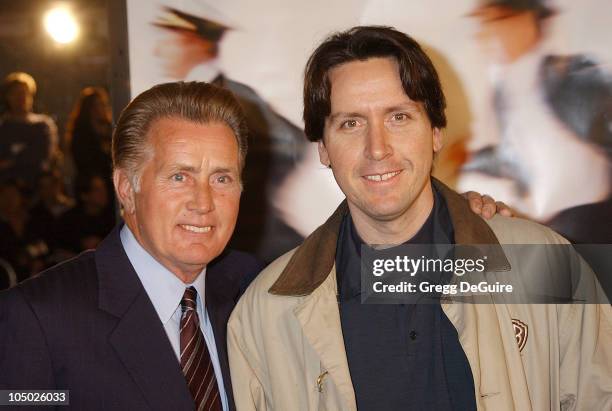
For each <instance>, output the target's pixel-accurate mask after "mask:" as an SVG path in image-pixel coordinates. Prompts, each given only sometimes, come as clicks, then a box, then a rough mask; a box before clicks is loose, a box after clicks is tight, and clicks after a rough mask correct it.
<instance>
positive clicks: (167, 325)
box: [120, 225, 229, 411]
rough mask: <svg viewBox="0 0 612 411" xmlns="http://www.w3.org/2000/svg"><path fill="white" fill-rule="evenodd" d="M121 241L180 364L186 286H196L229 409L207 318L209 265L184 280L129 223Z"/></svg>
mask: <svg viewBox="0 0 612 411" xmlns="http://www.w3.org/2000/svg"><path fill="white" fill-rule="evenodd" d="M120 237H121V244H123V248H124V249H125V253H126V254H127V256H128V259H129V260H130V262H131V263H132V266H133V267H134V270H135V271H136V274H137V275H138V278H140V282H141V283H142V285H143V287H144V289H145V291H146V292H147V295H148V296H149V299H150V300H151V302H152V303H153V307H155V311H157V315H158V316H159V319H160V321H161V322H162V324H163V326H164V330H166V334H167V335H168V339H169V340H170V344H171V345H172V348H173V349H174V354H175V355H176V358H177V359H178V361H179V363H180V360H181V354H180V324H181V315H182V310H181V300H182V298H183V294H184V293H185V289H186V288H188V287H191V286H193V287H194V288H195V289H196V291H197V292H198V298H197V301H196V304H197V311H198V317H199V319H200V329H201V330H202V334H203V335H204V340H205V341H206V346H207V347H208V351H209V353H210V359H211V360H212V364H213V368H214V370H215V377H216V378H217V385H218V386H219V395H220V397H221V404H222V406H223V410H225V411H227V410H228V409H229V407H228V403H227V395H226V393H225V386H224V385H223V375H222V374H221V364H220V362H219V355H218V354H217V346H216V344H215V336H214V333H213V329H212V324H211V323H210V319H209V318H208V312H207V311H206V309H205V307H206V305H205V301H204V298H205V294H204V285H205V278H206V268H204V269H203V270H202V272H201V273H200V275H198V277H197V278H196V279H195V281H194V282H193V283H191V284H185V283H183V282H182V281H181V280H180V279H179V278H178V277H177V276H175V275H174V274H173V273H172V272H170V271H169V270H168V269H167V268H165V267H164V266H163V265H161V264H160V263H159V262H158V261H157V260H156V259H155V258H153V256H151V254H149V253H148V252H147V251H146V250H145V249H144V248H143V247H142V246H141V245H140V243H138V240H136V238H135V237H134V234H132V232H131V231H130V229H129V228H128V226H127V225H124V226H123V228H122V229H121V234H120Z"/></svg>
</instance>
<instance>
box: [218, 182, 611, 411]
mask: <svg viewBox="0 0 612 411" xmlns="http://www.w3.org/2000/svg"><path fill="white" fill-rule="evenodd" d="M436 186H437V187H438V189H439V190H440V191H441V192H442V194H443V196H444V197H445V200H446V202H447V205H448V208H449V212H450V215H451V219H452V222H453V226H454V228H455V233H456V235H455V236H456V238H455V240H456V242H457V244H499V243H501V244H527V243H538V244H544V243H546V244H555V243H565V240H564V239H563V238H562V237H560V236H559V235H557V234H556V233H554V232H553V231H551V230H549V229H547V228H545V227H543V226H540V225H538V224H535V223H533V222H529V221H525V220H521V219H517V218H512V219H509V218H505V217H501V216H496V217H494V218H493V219H492V220H490V221H488V222H484V221H483V220H482V219H480V218H479V217H477V216H475V215H474V214H473V213H472V212H471V211H470V210H469V208H468V206H467V204H466V202H465V201H464V200H463V199H462V198H461V197H460V196H458V195H457V194H456V193H454V192H453V191H451V190H450V189H448V188H446V187H445V186H443V185H442V184H441V183H439V182H436ZM346 212H347V207H346V205H345V204H343V205H341V206H340V207H339V209H338V210H337V211H336V212H335V213H334V215H332V216H331V217H330V219H329V220H328V221H327V222H326V223H325V224H324V225H322V226H321V227H319V228H318V229H317V230H316V231H315V232H314V233H313V234H312V235H311V236H310V237H308V238H307V239H306V240H305V242H304V243H303V244H302V245H301V246H300V247H298V248H297V249H295V250H293V251H290V252H289V253H287V254H285V255H284V256H282V257H280V258H279V259H277V260H276V261H275V262H273V263H272V264H271V265H270V266H268V268H267V269H266V270H264V271H263V272H262V273H261V274H260V275H259V277H258V278H257V279H256V280H255V281H254V282H253V284H252V285H251V286H250V287H249V289H248V290H247V292H246V293H245V294H244V296H243V297H242V299H241V300H240V302H239V303H238V305H237V306H236V309H235V310H234V312H233V314H232V316H231V318H230V321H229V324H228V350H229V360H230V368H231V375H232V384H233V388H234V398H235V401H236V407H237V409H238V411H248V410H282V411H286V410H290V411H294V410H295V411H297V410H356V403H355V393H354V391H353V386H352V383H351V376H350V373H349V368H348V363H347V359H346V353H345V350H344V341H343V337H342V329H341V324H340V316H339V311H338V304H337V297H336V294H337V289H336V271H335V267H334V259H335V250H336V240H337V236H338V230H339V226H340V222H341V220H342V217H343V215H344V214H345V213H346ZM516 263H517V262H516V261H512V260H510V261H509V260H507V259H506V255H505V254H503V252H502V254H501V255H499V256H497V259H496V261H494V262H493V264H494V265H495V264H497V265H499V267H502V268H503V267H504V266H505V265H507V264H511V265H512V264H516ZM513 268H514V267H513ZM587 269H588V268H587ZM526 274H527V273H526ZM531 274H533V273H531ZM588 278H589V280H588V281H586V284H585V285H584V286H585V287H590V288H592V289H596V292H600V293H601V289H600V288H598V284H597V281H596V280H594V278H593V277H592V276H591V277H588ZM443 310H444V312H445V313H446V315H447V316H448V318H449V319H450V321H451V322H452V323H453V325H454V326H455V328H456V329H457V332H458V335H459V341H460V343H461V345H462V347H463V350H464V351H465V353H466V356H467V358H468V361H469V363H470V367H471V370H472V374H473V377H474V387H475V397H476V403H477V407H478V409H479V410H495V411H503V410H521V411H527V410H538V411H539V410H563V411H566V410H589V411H590V410H612V310H611V308H610V305H603V304H602V305H595V304H586V305H582V304H571V305H570V304H568V305H552V304H551V305H536V304H532V305H528V304H522V305H519V304H460V303H454V304H450V303H444V304H443Z"/></svg>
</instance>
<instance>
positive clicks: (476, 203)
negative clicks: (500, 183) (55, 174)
mask: <svg viewBox="0 0 612 411" xmlns="http://www.w3.org/2000/svg"><path fill="white" fill-rule="evenodd" d="M462 195H463V197H464V198H465V199H467V200H468V202H469V204H470V209H471V210H472V211H473V212H474V213H476V214H480V213H481V212H482V206H483V203H482V196H481V195H480V194H479V193H477V192H475V191H468V192H467V193H463V194H462Z"/></svg>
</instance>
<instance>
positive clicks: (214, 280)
mask: <svg viewBox="0 0 612 411" xmlns="http://www.w3.org/2000/svg"><path fill="white" fill-rule="evenodd" d="M226 258H231V257H226ZM239 274H240V273H235V272H233V271H231V270H230V271H228V268H227V265H226V264H224V258H220V259H219V260H217V261H216V262H214V263H212V264H211V265H210V266H209V268H208V269H207V272H206V289H205V291H204V292H205V294H206V311H207V312H208V317H209V319H210V323H211V325H212V328H213V333H214V335H215V345H216V346H217V355H218V356H219V363H220V365H221V374H222V375H223V385H224V387H225V393H226V395H227V400H228V403H229V406H230V409H232V410H233V409H234V408H235V406H234V395H233V391H232V381H231V376H230V369H229V359H228V356H227V321H228V320H229V317H230V314H231V313H232V310H233V309H234V306H235V305H236V302H237V301H238V298H239V297H240V287H239V284H238V283H237V282H236V281H235V280H236V278H238V275H239Z"/></svg>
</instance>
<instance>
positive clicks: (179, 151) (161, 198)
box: [120, 118, 241, 282]
mask: <svg viewBox="0 0 612 411" xmlns="http://www.w3.org/2000/svg"><path fill="white" fill-rule="evenodd" d="M148 138H149V140H148V141H149V143H150V144H151V148H152V156H151V158H150V159H149V160H148V161H147V163H146V164H145V165H144V167H143V169H142V174H141V177H140V189H139V191H138V192H133V193H132V195H133V197H131V198H132V199H133V202H130V200H128V202H127V203H125V202H124V205H125V208H126V210H125V215H124V217H125V219H126V222H127V223H128V225H129V227H130V229H131V230H132V231H133V232H134V235H135V236H136V238H137V239H138V241H139V242H140V244H141V245H142V246H143V247H144V248H145V249H146V250H147V251H148V252H149V253H150V254H151V255H153V257H155V259H157V260H158V261H159V262H160V263H161V264H163V265H164V266H165V267H166V268H168V269H169V270H170V271H172V272H173V273H174V274H175V275H177V276H178V277H179V278H181V280H183V281H184V282H190V281H192V280H193V279H194V278H195V276H196V275H197V274H198V273H199V272H200V271H201V270H202V269H203V268H204V267H205V266H206V264H208V263H209V262H210V261H211V260H212V259H214V258H215V257H217V256H218V255H219V254H220V253H221V252H222V251H223V249H224V248H225V246H226V244H227V242H228V241H229V239H230V237H231V235H232V232H233V231H234V226H235V225H236V218H237V216H238V205H239V202H240V193H241V183H240V164H239V156H238V143H237V141H236V137H235V136H234V133H233V132H232V130H231V129H230V128H229V127H228V126H227V125H225V124H222V123H208V124H199V123H194V122H190V121H186V120H181V119H175V118H163V119H160V120H157V121H156V122H154V123H153V124H152V126H151V129H150V131H149V136H148ZM123 184H124V185H125V184H126V182H125V180H123ZM120 187H121V184H120ZM120 192H121V189H120ZM120 195H121V194H120Z"/></svg>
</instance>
